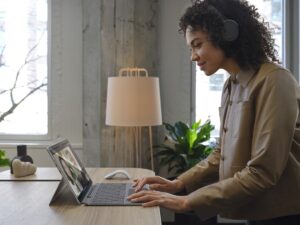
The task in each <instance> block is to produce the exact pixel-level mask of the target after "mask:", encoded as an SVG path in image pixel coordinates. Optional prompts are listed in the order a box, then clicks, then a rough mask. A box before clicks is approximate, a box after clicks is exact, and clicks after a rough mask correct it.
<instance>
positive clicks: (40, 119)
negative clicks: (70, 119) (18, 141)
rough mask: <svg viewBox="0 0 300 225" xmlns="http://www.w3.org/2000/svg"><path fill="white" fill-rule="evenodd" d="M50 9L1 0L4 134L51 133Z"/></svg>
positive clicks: (0, 126)
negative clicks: (48, 65) (49, 73)
mask: <svg viewBox="0 0 300 225" xmlns="http://www.w3.org/2000/svg"><path fill="white" fill-rule="evenodd" d="M16 5H18V7H16ZM47 9H48V7H47V0H24V1H21V2H20V1H18V0H10V1H5V0H0V102H1V104H0V134H6V135H10V134H15V135H19V134H20V135H28V134H29V135H30V134H32V135H35V134H45V133H47V132H48V125H47V123H48V120H47V118H48V115H47V112H48V104H47V100H48V98H47V84H48V80H47V76H48V74H47ZM15 15H18V16H17V17H16V16H15Z"/></svg>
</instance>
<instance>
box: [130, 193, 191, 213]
mask: <svg viewBox="0 0 300 225" xmlns="http://www.w3.org/2000/svg"><path fill="white" fill-rule="evenodd" d="M127 199H128V200H129V201H132V202H142V203H143V204H142V206H143V207H152V206H162V207H164V208H167V209H170V210H172V211H175V212H186V211H190V210H191V207H190V206H189V205H188V202H187V196H177V195H172V194H169V193H166V192H160V191H153V190H149V191H140V192H137V193H134V194H132V195H130V196H128V198H127Z"/></svg>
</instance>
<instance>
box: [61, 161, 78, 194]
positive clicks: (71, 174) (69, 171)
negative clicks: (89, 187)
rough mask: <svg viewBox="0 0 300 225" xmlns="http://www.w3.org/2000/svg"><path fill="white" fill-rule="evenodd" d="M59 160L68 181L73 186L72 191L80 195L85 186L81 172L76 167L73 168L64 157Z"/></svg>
mask: <svg viewBox="0 0 300 225" xmlns="http://www.w3.org/2000/svg"><path fill="white" fill-rule="evenodd" d="M58 159H59V162H60V164H61V166H62V168H63V170H64V172H65V174H66V175H67V177H68V180H69V181H70V182H71V184H72V189H73V190H74V191H75V192H76V194H77V195H78V194H80V193H81V191H82V190H83V185H84V183H83V177H82V175H81V173H80V171H79V170H78V169H77V168H76V167H74V166H72V164H71V163H69V162H68V161H67V160H65V159H64V158H63V157H61V156H59V157H58Z"/></svg>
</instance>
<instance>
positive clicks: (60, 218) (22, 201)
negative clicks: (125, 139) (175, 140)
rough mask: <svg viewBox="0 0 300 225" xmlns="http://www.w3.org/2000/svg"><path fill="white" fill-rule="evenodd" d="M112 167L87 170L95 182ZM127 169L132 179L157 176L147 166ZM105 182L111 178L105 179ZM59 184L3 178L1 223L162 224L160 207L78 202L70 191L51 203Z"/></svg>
mask: <svg viewBox="0 0 300 225" xmlns="http://www.w3.org/2000/svg"><path fill="white" fill-rule="evenodd" d="M39 169H40V168H38V170H39ZM46 170H48V171H49V174H51V173H53V171H55V170H56V168H47V169H46ZM113 170H114V168H101V169H95V168H92V169H88V173H89V175H90V176H91V178H92V180H93V181H94V182H103V181H104V178H103V176H104V175H105V174H107V173H109V172H111V171H113ZM126 170H127V171H128V172H129V174H130V175H131V176H132V179H134V178H137V177H141V176H153V175H154V173H153V172H152V171H150V170H145V169H137V168H128V169H126ZM3 173H5V172H2V173H0V179H1V177H3V176H5V175H4V174H3ZM54 173H56V172H54ZM46 175H47V173H46ZM52 178H53V177H52ZM105 182H108V181H107V180H105ZM109 182H128V181H124V180H123V181H120V180H118V181H115V180H114V181H109ZM58 184H59V182H58V181H55V180H53V181H47V180H37V179H36V180H34V179H33V180H30V181H14V182H11V181H10V182H8V181H5V180H3V179H2V181H1V180H0V196H1V203H0V224H1V225H43V224H44V225H119V224H120V225H127V224H128V225H161V217H160V211H159V207H152V208H143V207H141V206H84V205H77V204H76V203H75V202H74V200H73V198H72V196H71V195H70V193H66V194H65V195H64V196H63V199H59V201H57V202H56V203H55V204H54V205H51V206H49V202H50V200H51V198H52V196H53V194H54V192H55V190H56V188H57V186H58Z"/></svg>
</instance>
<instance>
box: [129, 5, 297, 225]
mask: <svg viewBox="0 0 300 225" xmlns="http://www.w3.org/2000/svg"><path fill="white" fill-rule="evenodd" d="M179 26H180V30H181V31H182V32H183V34H184V37H185V40H186V43H187V45H188V47H189V48H190V51H191V60H192V61H194V62H196V63H197V65H198V66H199V68H200V70H202V71H203V72H204V73H205V74H206V75H207V76H213V75H214V73H215V72H216V71H217V70H219V69H224V70H226V71H227V72H228V73H229V74H230V76H229V78H228V79H227V81H226V83H225V85H224V87H223V92H222V99H221V107H220V120H221V127H220V140H219V144H218V146H217V147H216V149H214V151H213V152H212V153H211V154H210V155H209V156H208V157H207V158H206V159H205V160H203V161H201V162H199V163H198V164H197V165H196V166H195V167H193V168H191V169H190V170H188V171H187V172H185V173H183V174H182V175H180V176H179V177H178V178H177V179H175V180H172V181H170V180H167V179H164V178H162V177H159V176H155V177H145V178H140V179H136V180H135V182H134V186H135V189H136V193H134V194H133V195H131V196H129V200H131V201H133V202H143V206H145V207H151V206H162V207H165V208H168V209H170V210H173V211H176V212H186V211H194V212H195V213H196V214H197V215H198V216H199V217H200V218H201V219H202V220H205V219H208V218H210V217H212V216H215V215H217V214H221V216H222V217H225V218H231V219H246V220H248V223H249V224H251V225H253V224H281V225H293V224H300V222H299V221H300V198H299V197H298V196H299V193H300V119H299V108H300V107H299V104H300V90H299V86H298V83H297V81H296V80H295V79H294V77H293V75H292V74H291V72H289V71H288V70H287V69H285V68H283V67H282V66H280V65H278V63H279V62H278V59H277V52H276V50H275V48H274V40H273V39H272V36H271V31H270V28H269V26H268V23H266V22H265V21H264V20H263V19H262V18H261V16H260V15H259V13H258V12H257V9H256V8H255V7H254V6H253V5H250V4H249V3H248V2H247V1H244V0H196V1H194V3H193V4H192V5H191V6H190V7H188V8H187V9H186V11H185V13H184V14H183V16H182V17H181V19H180V22H179ZM212 180H213V181H214V182H211V183H210V184H208V185H207V182H208V181H212ZM145 184H149V185H150V188H151V189H152V190H150V191H144V190H143V191H140V190H141V188H142V187H143V186H144V185H145ZM183 190H185V191H186V192H187V194H186V195H183V196H178V195H175V194H174V193H177V192H180V191H183Z"/></svg>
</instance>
